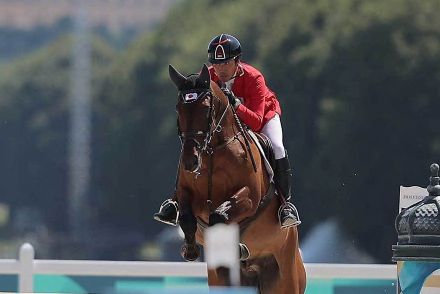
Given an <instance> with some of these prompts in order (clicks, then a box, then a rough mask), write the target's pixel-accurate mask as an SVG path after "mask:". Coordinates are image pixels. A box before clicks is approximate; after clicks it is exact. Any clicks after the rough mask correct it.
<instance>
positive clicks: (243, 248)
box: [238, 243, 251, 261]
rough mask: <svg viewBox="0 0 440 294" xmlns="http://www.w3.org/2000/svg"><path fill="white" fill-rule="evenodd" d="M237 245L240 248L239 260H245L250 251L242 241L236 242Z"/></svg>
mask: <svg viewBox="0 0 440 294" xmlns="http://www.w3.org/2000/svg"><path fill="white" fill-rule="evenodd" d="M238 247H239V249H240V260H241V261H244V260H247V259H248V258H249V256H250V255H251V253H250V252H249V248H248V247H247V246H246V245H245V244H243V243H238Z"/></svg>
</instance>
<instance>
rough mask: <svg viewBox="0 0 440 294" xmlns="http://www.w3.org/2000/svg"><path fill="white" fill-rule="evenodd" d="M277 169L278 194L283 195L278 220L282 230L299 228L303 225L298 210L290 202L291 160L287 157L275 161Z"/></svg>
mask: <svg viewBox="0 0 440 294" xmlns="http://www.w3.org/2000/svg"><path fill="white" fill-rule="evenodd" d="M275 162H276V168H275V184H276V185H277V188H278V192H281V193H278V194H281V195H280V197H282V199H281V202H282V203H281V206H280V208H279V209H278V218H279V221H280V224H281V227H282V228H288V227H292V226H297V225H299V224H300V223H301V220H300V219H299V214H298V210H297V209H296V207H295V205H293V204H292V203H291V202H290V198H291V195H292V194H291V185H290V177H291V175H292V174H291V169H290V163H289V158H288V157H287V153H286V157H283V158H280V159H277V160H275Z"/></svg>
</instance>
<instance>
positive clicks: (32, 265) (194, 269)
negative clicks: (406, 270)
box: [0, 243, 397, 293]
mask: <svg viewBox="0 0 440 294" xmlns="http://www.w3.org/2000/svg"><path fill="white" fill-rule="evenodd" d="M305 267H306V271H307V279H378V280H393V279H396V271H397V267H396V265H395V264H386V265H385V264H322V263H309V264H306V265H305ZM206 269H207V266H206V263H204V262H194V263H189V262H148V261H97V260H43V259H34V248H33V247H32V245H31V244H29V243H25V244H23V245H22V246H21V247H20V252H19V259H17V260H15V259H3V260H0V274H8V275H10V274H13V275H14V274H16V275H18V281H19V282H18V286H19V289H18V290H19V292H28V293H30V292H32V291H33V275H34V274H48V275H50V274H54V275H71V276H76V275H77V276H117V277H160V276H164V277H169V276H174V277H202V278H203V277H206Z"/></svg>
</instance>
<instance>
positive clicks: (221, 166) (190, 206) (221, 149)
mask: <svg viewBox="0 0 440 294" xmlns="http://www.w3.org/2000/svg"><path fill="white" fill-rule="evenodd" d="M169 76H170V78H171V80H172V81H173V83H174V84H175V86H176V88H177V90H178V101H177V104H176V112H177V128H178V135H179V137H180V140H181V153H180V160H179V164H178V168H177V169H178V171H177V181H176V197H177V202H178V204H179V211H180V212H179V217H178V221H179V224H180V227H181V229H182V231H183V232H184V245H183V246H182V248H181V255H182V257H183V258H184V259H185V260H187V261H195V260H197V259H198V258H199V256H200V253H201V248H200V246H199V244H200V245H201V246H203V245H204V238H203V232H204V230H205V229H206V227H207V226H212V225H215V224H217V223H225V224H238V226H239V231H240V236H239V238H240V242H241V243H240V260H241V261H240V272H241V273H240V281H241V282H240V283H241V285H243V286H254V287H256V288H257V289H258V290H259V292H260V293H261V294H269V293H270V294H273V293H276V294H287V293H288V294H301V293H304V291H305V286H306V273H305V269H304V264H303V261H302V258H301V254H300V250H299V247H298V231H297V228H296V227H290V228H284V229H282V228H281V227H280V224H279V222H278V218H277V210H278V207H279V204H280V203H279V201H280V200H279V197H275V196H273V194H274V193H276V192H274V190H275V189H274V188H273V187H274V186H273V182H272V181H271V178H270V175H269V172H268V169H267V168H266V167H265V163H264V157H263V155H262V154H260V151H259V148H258V146H257V144H256V142H255V140H253V139H252V138H251V137H250V131H249V130H247V128H246V127H245V126H243V125H242V124H241V123H240V121H239V119H238V117H237V116H236V113H235V110H234V108H233V107H232V106H231V105H230V104H229V101H228V98H227V97H226V95H224V93H223V91H222V90H221V89H220V87H219V86H218V85H217V84H216V83H214V82H212V81H211V79H210V73H209V69H208V67H207V66H206V65H203V67H202V69H201V71H200V72H199V73H197V74H191V75H188V76H184V75H182V74H181V73H180V72H178V71H177V70H176V69H175V68H174V67H173V66H172V65H169ZM271 191H272V193H270V192H271ZM208 284H209V286H225V285H228V277H227V275H226V274H225V272H224V271H222V270H221V269H208Z"/></svg>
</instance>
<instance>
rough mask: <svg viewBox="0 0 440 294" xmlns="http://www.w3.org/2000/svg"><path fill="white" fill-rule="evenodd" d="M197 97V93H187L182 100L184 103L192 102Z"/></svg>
mask: <svg viewBox="0 0 440 294" xmlns="http://www.w3.org/2000/svg"><path fill="white" fill-rule="evenodd" d="M198 96H199V95H198V94H197V93H187V94H185V96H184V97H183V99H184V100H185V102H193V101H194V100H197V98H198Z"/></svg>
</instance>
